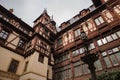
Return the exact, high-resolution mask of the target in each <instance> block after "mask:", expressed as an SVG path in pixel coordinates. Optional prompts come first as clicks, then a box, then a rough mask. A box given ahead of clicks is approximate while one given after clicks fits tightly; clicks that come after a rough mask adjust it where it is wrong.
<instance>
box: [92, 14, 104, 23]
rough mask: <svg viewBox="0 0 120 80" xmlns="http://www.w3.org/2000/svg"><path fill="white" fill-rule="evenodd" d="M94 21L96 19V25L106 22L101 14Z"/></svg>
mask: <svg viewBox="0 0 120 80" xmlns="http://www.w3.org/2000/svg"><path fill="white" fill-rule="evenodd" d="M94 21H95V23H96V25H100V24H102V23H104V20H103V18H102V17H101V16H99V17H97V18H96V19H95V20H94Z"/></svg>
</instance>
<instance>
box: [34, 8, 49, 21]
mask: <svg viewBox="0 0 120 80" xmlns="http://www.w3.org/2000/svg"><path fill="white" fill-rule="evenodd" d="M43 15H47V16H48V17H50V16H49V15H48V13H47V9H46V8H45V9H44V11H43V12H42V14H41V15H40V16H39V17H38V18H37V19H35V20H34V22H35V21H37V20H38V19H40V18H41V17H42V16H43Z"/></svg>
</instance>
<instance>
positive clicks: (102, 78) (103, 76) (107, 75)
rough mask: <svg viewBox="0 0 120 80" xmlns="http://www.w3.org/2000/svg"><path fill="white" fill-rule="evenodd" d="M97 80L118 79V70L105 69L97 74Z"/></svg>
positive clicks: (119, 73)
mask: <svg viewBox="0 0 120 80" xmlns="http://www.w3.org/2000/svg"><path fill="white" fill-rule="evenodd" d="M89 80H92V79H89ZM97 80H120V71H114V72H107V71H105V72H104V73H102V74H101V75H98V76H97Z"/></svg>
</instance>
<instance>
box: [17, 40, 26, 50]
mask: <svg viewBox="0 0 120 80" xmlns="http://www.w3.org/2000/svg"><path fill="white" fill-rule="evenodd" d="M18 47H19V48H21V49H24V48H25V41H24V40H22V39H20V40H19V43H18Z"/></svg>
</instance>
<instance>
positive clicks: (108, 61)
mask: <svg viewBox="0 0 120 80" xmlns="http://www.w3.org/2000/svg"><path fill="white" fill-rule="evenodd" d="M104 60H105V63H106V65H107V67H111V66H112V65H111V62H110V60H109V58H108V57H105V58H104Z"/></svg>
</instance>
